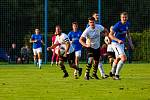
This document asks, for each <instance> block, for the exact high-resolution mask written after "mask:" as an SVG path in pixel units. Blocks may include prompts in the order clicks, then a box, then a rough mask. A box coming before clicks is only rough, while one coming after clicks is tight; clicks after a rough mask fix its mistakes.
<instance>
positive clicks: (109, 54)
mask: <svg viewBox="0 0 150 100" xmlns="http://www.w3.org/2000/svg"><path fill="white" fill-rule="evenodd" d="M107 54H108V58H111V57H113V58H115V52H107Z"/></svg>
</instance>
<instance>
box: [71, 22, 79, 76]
mask: <svg viewBox="0 0 150 100" xmlns="http://www.w3.org/2000/svg"><path fill="white" fill-rule="evenodd" d="M81 35H82V32H81V31H80V30H78V23H77V22H73V23H72V31H70V32H69V34H68V37H69V39H70V42H71V44H72V46H73V48H74V50H75V65H76V66H77V67H78V68H79V59H80V58H81V50H82V45H81V44H80V42H79V39H80V36H81ZM74 76H75V77H77V70H75V71H74Z"/></svg>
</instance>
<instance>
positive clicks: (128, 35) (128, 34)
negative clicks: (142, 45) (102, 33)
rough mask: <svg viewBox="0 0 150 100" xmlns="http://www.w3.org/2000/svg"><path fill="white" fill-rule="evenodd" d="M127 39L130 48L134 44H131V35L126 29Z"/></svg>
mask: <svg viewBox="0 0 150 100" xmlns="http://www.w3.org/2000/svg"><path fill="white" fill-rule="evenodd" d="M126 37H127V39H128V42H129V45H130V47H131V48H132V49H134V45H133V43H132V39H131V35H130V32H129V31H127V36H126Z"/></svg>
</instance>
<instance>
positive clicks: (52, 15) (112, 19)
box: [0, 0, 150, 61]
mask: <svg viewBox="0 0 150 100" xmlns="http://www.w3.org/2000/svg"><path fill="white" fill-rule="evenodd" d="M44 6H45V4H44V0H1V1H0V48H1V49H4V51H7V50H8V48H10V47H11V44H12V43H13V42H15V43H16V44H17V47H18V48H19V49H20V48H21V47H22V46H23V45H24V44H28V45H29V46H31V44H30V43H29V38H30V36H31V34H33V33H34V28H35V27H40V29H41V32H42V34H43V35H44V28H45V27H44V18H45V17H44ZM99 6H100V7H101V24H102V25H104V26H105V27H106V28H108V29H109V27H110V26H111V25H114V24H115V23H116V22H117V21H118V20H119V19H120V18H119V14H120V13H121V12H122V11H127V12H128V13H129V21H130V22H131V28H130V29H131V32H132V33H135V32H138V33H137V34H141V33H142V32H143V31H144V30H149V29H150V14H149V13H150V1H149V0H101V4H98V0H49V1H48V38H51V34H53V33H54V31H55V29H54V27H55V25H56V24H60V25H61V26H62V30H63V32H65V33H66V34H68V32H69V31H70V30H71V22H73V21H77V22H78V23H79V27H80V29H81V30H82V31H83V30H84V29H85V26H86V24H87V18H88V17H89V16H91V13H92V12H93V11H95V10H97V11H98V10H99V9H98V7H99ZM48 40H51V39H48ZM138 42H139V41H138ZM47 43H48V45H50V44H51V41H48V42H47ZM135 44H136V41H135ZM139 44H141V43H139ZM143 44H144V43H143ZM147 46H148V48H149V45H147ZM146 50H147V51H149V49H146ZM4 51H3V52H4ZM1 53H2V52H1ZM139 53H140V52H139ZM85 55H86V54H85V51H84V52H83V57H82V59H83V60H85V58H86V57H85ZM141 55H142V54H141ZM134 56H135V55H134ZM147 59H148V58H147ZM134 60H137V59H135V58H134ZM141 60H142V61H145V60H146V59H141ZM137 61H138V60H137ZM146 61H147V60H146Z"/></svg>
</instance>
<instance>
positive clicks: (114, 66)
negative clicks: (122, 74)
mask: <svg viewBox="0 0 150 100" xmlns="http://www.w3.org/2000/svg"><path fill="white" fill-rule="evenodd" d="M116 67H117V64H116V63H114V62H113V64H112V69H111V72H112V74H115V72H116Z"/></svg>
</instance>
